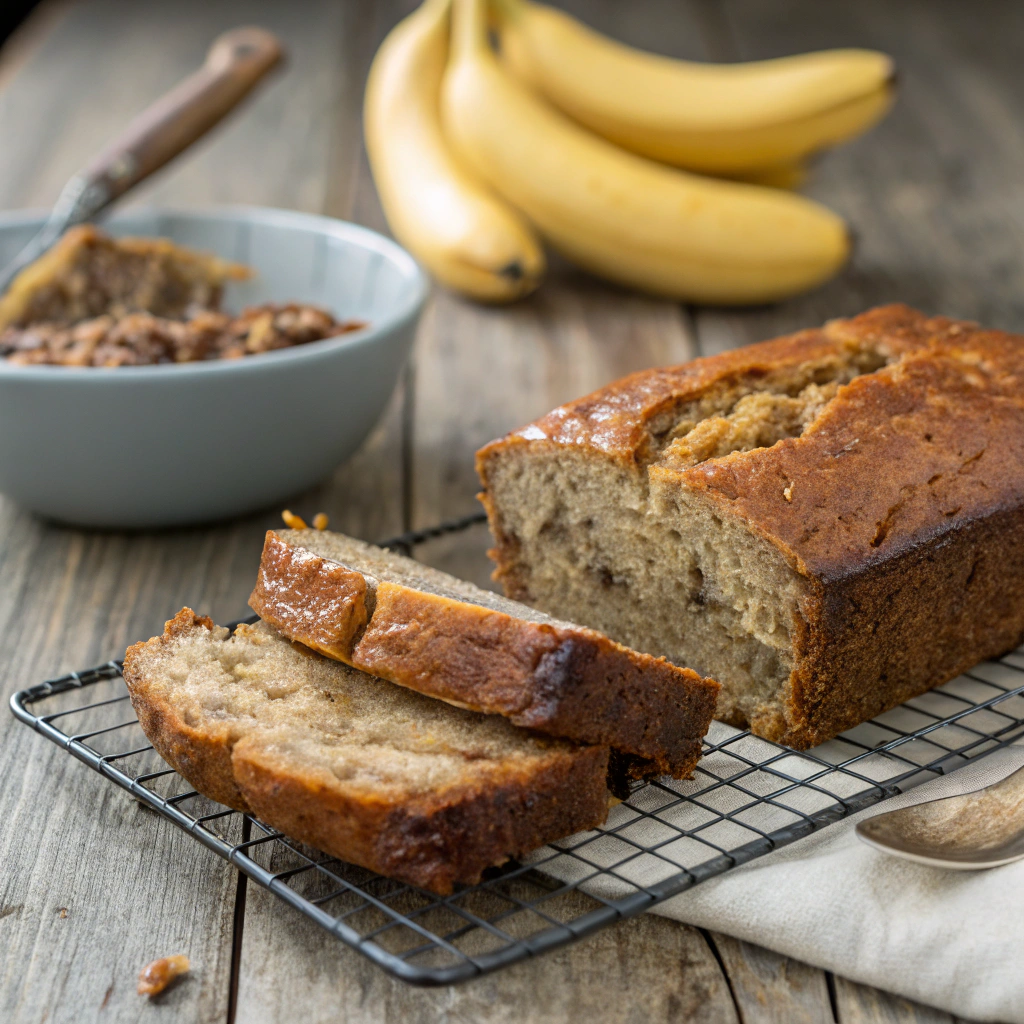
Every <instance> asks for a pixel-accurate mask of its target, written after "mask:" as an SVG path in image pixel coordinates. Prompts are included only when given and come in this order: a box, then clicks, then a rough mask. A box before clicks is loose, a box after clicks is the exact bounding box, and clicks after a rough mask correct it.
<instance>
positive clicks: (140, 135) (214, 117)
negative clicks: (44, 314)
mask: <svg viewBox="0 0 1024 1024" xmlns="http://www.w3.org/2000/svg"><path fill="white" fill-rule="evenodd" d="M283 55H284V51H283V49H282V48H281V44H280V43H279V42H278V40H277V38H276V37H275V36H274V35H273V34H271V33H270V32H268V31H266V29H262V28H256V27H244V28H236V29H232V30H231V31H230V32H225V33H224V34H223V35H220V36H218V37H217V38H216V39H215V40H214V42H213V45H212V46H211V47H210V50H209V53H207V55H206V60H205V61H204V63H203V66H202V67H201V68H199V70H198V71H196V72H194V73H193V74H191V75H189V77H188V78H186V79H185V80H184V81H183V82H180V83H179V84H178V85H177V86H175V88H174V89H172V90H171V91H170V92H169V93H167V94H166V95H164V96H162V97H161V98H160V99H158V100H157V101H156V102H155V103H153V104H152V105H151V106H149V107H147V108H146V109H145V110H144V111H143V112H142V113H141V114H139V115H138V117H136V118H135V120H133V121H132V122H131V123H130V124H129V125H128V127H127V128H126V129H125V130H124V132H123V133H122V134H121V136H120V137H119V138H118V139H117V140H116V141H115V142H113V143H112V144H111V145H110V146H108V147H107V148H106V149H105V150H104V151H103V152H102V153H100V155H99V156H98V157H96V159H95V160H93V161H92V163H90V164H89V165H88V166H87V167H86V168H85V169H84V170H82V171H80V172H79V173H78V174H76V175H75V176H74V177H73V178H72V179H71V180H70V181H69V182H68V183H67V184H66V185H65V186H64V188H63V190H62V191H61V194H60V196H59V198H58V199H57V202H56V204H55V205H54V207H53V211H52V212H51V214H50V217H49V219H48V220H47V222H46V224H44V225H43V227H42V229H41V230H40V231H39V232H38V234H36V235H35V236H34V237H33V238H32V240H31V241H30V242H29V243H28V244H27V245H26V246H25V248H24V249H22V251H21V252H20V253H18V255H17V256H16V257H15V258H14V259H13V260H12V261H11V262H10V263H9V264H8V265H7V266H6V267H4V268H3V269H2V270H0V294H2V293H3V292H5V291H6V290H7V287H8V285H10V283H11V281H12V280H13V279H14V277H15V276H16V275H17V273H18V271H19V270H21V269H22V268H24V267H26V266H28V264H29V263H32V262H33V261H34V260H36V259H38V258H39V257H40V256H42V254H43V253H44V252H46V250H47V249H49V248H50V246H51V245H53V244H54V242H56V241H57V239H58V238H60V236H61V235H62V234H64V232H65V231H67V229H68V228H70V227H73V226H74V225H75V224H81V223H82V222H83V221H87V220H92V219H93V218H94V217H95V216H96V215H97V214H98V213H100V211H102V210H104V209H106V207H108V206H109V205H110V204H111V203H112V202H113V201H114V200H115V199H118V198H120V197H121V196H123V195H124V194H125V192H127V191H128V189H130V188H132V187H133V186H135V185H137V184H138V183H139V182H140V181H142V179H143V178H147V177H149V175H151V174H152V173H153V172H154V171H157V170H159V169H160V168H161V167H163V166H164V164H166V163H167V162H168V161H169V160H173V159H174V157H176V156H177V155H178V154H179V153H180V152H181V151H182V150H183V149H186V148H187V147H188V146H190V145H192V143H193V142H195V141H196V139H198V138H199V137H200V136H202V135H205V134H206V132H208V131H209V130H210V129H211V128H212V127H213V126H214V125H215V124H217V123H218V122H219V121H220V120H221V119H222V118H223V117H224V116H225V115H226V114H228V113H229V112H230V111H231V110H233V109H234V108H235V107H236V106H238V104H239V103H240V102H241V101H242V100H243V99H244V98H245V97H246V96H248V95H249V93H250V92H252V90H253V88H254V87H255V86H256V83H257V82H259V80H260V79H261V78H263V76H264V75H265V74H266V73H267V72H268V71H269V70H270V69H271V68H273V67H274V66H275V65H277V64H278V63H279V62H280V61H281V59H282V57H283Z"/></svg>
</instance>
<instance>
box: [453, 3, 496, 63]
mask: <svg viewBox="0 0 1024 1024" xmlns="http://www.w3.org/2000/svg"><path fill="white" fill-rule="evenodd" d="M487 46H488V42H487V3H486V0H453V6H452V55H453V56H454V57H455V58H456V59H458V58H460V57H468V56H470V55H471V54H474V53H478V52H479V51H481V50H485V49H487Z"/></svg>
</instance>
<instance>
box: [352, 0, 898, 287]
mask: <svg viewBox="0 0 1024 1024" xmlns="http://www.w3.org/2000/svg"><path fill="white" fill-rule="evenodd" d="M452 2H453V0H426V3H424V4H423V6H422V7H420V8H419V9H418V10H417V11H416V12H414V13H413V14H412V15H411V16H410V17H408V18H407V19H405V21H403V22H402V23H401V24H399V25H398V26H397V27H396V28H395V29H394V30H393V31H392V33H391V35H389V36H388V38H387V39H386V40H385V42H384V45H383V46H382V47H381V50H380V52H379V53H378V54H377V57H376V58H375V60H374V64H373V67H372V69H371V73H370V81H369V83H368V86H367V94H366V110H365V124H366V136H367V149H368V152H369V155H370V161H371V165H372V168H373V172H374V177H375V179H376V182H377V187H378V190H379V192H380V195H381V200H382V203H383V206H384V211H385V214H386V215H387V218H388V221H389V223H390V224H391V227H392V229H393V230H394V233H395V235H396V237H397V238H398V239H399V241H401V242H403V243H404V244H405V245H406V246H407V247H408V248H409V249H411V250H412V252H413V253H414V254H415V255H416V256H417V257H419V259H420V260H421V261H422V262H423V263H424V264H426V266H427V267H428V268H429V269H430V270H431V271H432V272H433V273H434V274H435V276H437V277H438V278H439V279H440V280H441V281H442V282H444V283H446V284H448V285H450V286H451V287H454V288H456V289H458V290H460V291H463V292H466V293H467V294H469V295H472V296H474V297H476V298H478V299H482V300H486V301H508V300H511V299H515V298H517V297H519V296H521V295H523V294H526V293H527V292H528V291H530V290H532V289H533V288H534V287H535V286H536V284H537V282H538V280H539V278H540V276H541V274H542V272H543V254H542V250H541V247H540V244H539V241H538V238H537V235H536V234H535V233H534V232H535V231H536V232H539V234H540V236H542V237H543V238H544V239H545V240H546V241H547V242H548V243H549V244H550V245H551V246H552V247H553V248H555V249H556V250H558V251H560V252H562V253H563V254H565V255H566V256H568V257H569V258H570V259H572V260H574V261H575V262H577V263H579V264H580V265H582V266H584V267H586V268H588V269H590V270H592V271H594V272H596V273H598V274H601V275H603V276H605V277H607V278H610V279H612V280H614V281H618V282H621V283H624V284H628V285H632V286H635V287H638V288H641V289H643V290H646V291H651V292H655V293H658V294H663V295H666V296H670V297H673V298H679V299H685V300H689V301H694V302H713V303H725V304H743V303H752V302H763V301H770V300H774V299H780V298H784V297H786V296H789V295H792V294H795V293H797V292H800V291H803V290H806V289H808V288H811V287H813V286H814V285H816V284H819V283H820V282H822V281H824V280H826V279H827V278H829V277H831V276H832V275H833V274H834V273H835V272H836V271H837V270H838V269H839V268H840V267H841V266H842V264H843V263H844V262H845V260H846V257H847V254H848V250H849V238H848V234H847V231H846V227H845V225H844V223H843V221H842V220H841V218H839V217H838V216H836V215H835V214H833V213H831V212H830V211H829V210H827V209H825V208H824V207H822V206H820V205H819V204H817V203H814V202H811V201H810V200H808V199H805V198H802V197H800V196H796V195H793V194H790V193H788V192H786V191H781V190H780V188H779V187H767V186H781V187H782V188H788V187H793V185H794V184H795V183H796V182H797V181H798V180H799V178H800V177H801V175H802V173H803V172H802V168H803V161H804V160H805V158H806V157H807V156H808V155H809V154H811V153H813V152H814V151H816V150H817V149H820V148H821V147H823V146H825V145H829V144H832V143H834V142H836V141H839V140H840V139H841V138H848V137H850V136H851V135H853V134H856V133H858V132H860V131H862V130H864V129H865V128H866V127H867V126H868V125H869V124H870V123H871V122H872V121H873V120H877V119H878V118H879V117H880V116H881V115H882V113H884V110H885V109H886V107H887V105H888V104H889V102H890V94H891V91H892V70H891V64H890V63H889V62H888V59H887V58H884V57H882V56H881V55H879V54H872V53H866V52H863V51H852V50H846V51H832V52H830V53H824V54H809V55H806V56H804V57H792V58H784V59H782V60H778V61H767V62H761V63H759V64H748V65H731V66H728V67H719V66H710V65H709V66H705V65H693V64H687V63H684V62H679V61H670V60H667V59H665V58H661V57H655V56H652V55H648V54H642V53H639V52H637V51H633V50H629V49H628V48H626V47H623V46H620V45H619V44H617V43H613V42H612V41H610V40H607V39H604V38H603V37H601V36H598V35H596V34H595V33H592V32H590V31H589V30H588V29H586V28H585V27H584V26H582V25H580V24H579V23H578V22H576V21H574V20H573V19H570V18H568V17H567V16H566V15H563V14H560V13H558V12H556V11H553V10H551V9H550V8H546V7H542V6H540V5H537V4H533V3H529V2H524V0H498V3H497V4H496V5H495V11H496V12H497V13H498V15H499V21H498V26H499V31H500V34H501V41H502V61H501V62H499V60H498V57H497V56H496V54H495V53H494V51H493V49H492V47H491V44H490V40H489V35H488V16H489V13H491V10H490V6H489V3H488V0H454V17H453V18H452V24H451V25H450V26H449V15H450V11H451V3H452ZM449 40H450V42H451V47H450V49H451V52H450V53H449V52H448V51H449ZM723 83H729V84H723ZM855 84H856V89H855V88H854V85H855ZM857 90H859V93H857V94H856V95H855V93H856V92H857ZM671 164H677V165H679V166H678V167H676V166H670V165H671ZM679 167H687V168H697V169H699V170H700V171H702V172H705V173H714V174H716V175H719V176H722V177H732V178H742V179H746V180H745V181H730V180H722V177H718V178H712V177H707V176H703V175H698V174H693V173H689V172H688V171H687V170H681V169H679ZM751 182H756V183H757V184H752V183H751Z"/></svg>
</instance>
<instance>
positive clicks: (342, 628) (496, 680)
mask: <svg viewBox="0 0 1024 1024" xmlns="http://www.w3.org/2000/svg"><path fill="white" fill-rule="evenodd" d="M249 604H250V606H251V607H252V608H253V610H254V611H256V612H257V613H258V614H259V615H260V616H261V617H262V618H263V619H264V620H265V621H267V622H270V623H271V624H272V625H273V626H275V627H276V628H277V629H279V630H280V631H281V632H282V633H284V634H285V635H286V636H288V637H290V638H292V639H294V640H298V641H301V642H302V643H304V644H306V645H308V646H310V647H313V648H315V649H316V650H318V651H320V652H322V653H323V654H326V655H327V656H328V657H331V658H337V659H339V660H341V661H344V662H346V663H347V664H350V665H353V666H355V667H357V668H360V669H363V670H364V671H366V672H369V673H372V674H373V675H376V676H380V677H382V678H384V679H387V680H390V681H391V682H393V683H398V684H399V685H401V686H405V687H408V688H410V689H413V690H417V691H419V692H421V693H425V694H428V695H430V696H432V697H437V698H439V699H441V700H444V701H447V702H449V703H452V704H455V705H457V706H460V707H465V708H470V709H472V710H474V711H480V712H483V713H486V714H497V715H503V716H505V717H507V718H508V719H509V720H510V721H512V722H514V723H515V724H517V725H521V726H525V727H528V728H531V729H536V730H539V731H542V732H545V733H547V734H549V735H553V736H562V737H566V738H569V739H572V740H576V741H578V742H583V743H592V744H608V745H611V746H612V747H614V748H615V749H616V750H618V751H620V752H622V753H624V754H627V755H630V757H629V758H627V759H625V760H622V761H621V763H623V764H628V765H629V774H630V775H632V776H633V777H636V778H639V777H644V776H648V775H652V774H657V775H663V774H668V775H673V776H675V777H676V778H686V777H688V776H689V775H690V774H691V773H692V771H693V767H694V765H695V764H696V763H697V760H698V758H699V757H700V751H701V739H702V737H703V736H704V734H705V733H706V731H707V729H708V726H709V724H710V722H711V716H712V714H713V713H714V707H715V698H716V695H717V692H718V684H717V683H715V682H714V681H712V680H709V679H702V678H701V677H700V676H698V675H697V674H696V673H694V672H692V671H690V670H689V669H685V668H681V667H679V666H676V665H673V664H671V663H670V662H668V661H666V660H665V659H664V658H658V657H653V656H651V655H648V654H641V653H638V652H637V651H634V650H631V649H629V648H628V647H624V646H622V645H620V644H618V643H615V642H614V641H612V640H609V639H608V637H606V636H604V635H603V634H601V633H599V632H597V631H595V630H593V629H588V628H585V627H581V626H576V625H574V624H572V623H568V622H563V621H561V620H559V619H556V618H554V617H553V616H550V615H546V614H544V613H543V612H538V611H537V610H535V609H533V608H529V607H527V606H525V605H521V604H518V603H517V602H515V601H510V600H508V599H506V598H503V597H501V596H499V595H497V594H493V593H490V592H489V591H485V590H481V589H480V588H478V587H475V586H473V585H472V584H470V583H466V582H464V581H462V580H458V579H456V578H454V577H452V576H449V575H447V574H446V573H442V572H439V571H438V570H435V569H431V568H429V567H427V566H424V565H422V564H421V563H419V562H416V561H414V560H413V559H409V558H404V557H402V556H400V555H396V554H393V553H391V552H388V551H385V550H383V549H381V548H377V547H374V546H373V545H370V544H364V543H362V542H361V541H356V540H353V539H351V538H348V537H344V536H342V535H340V534H333V533H328V532H326V531H317V530H282V531H280V532H274V531H270V532H269V533H268V534H267V539H266V544H265V546H264V550H263V558H262V560H261V564H260V571H259V577H258V579H257V583H256V587H255V589H254V590H253V593H252V596H251V598H250V600H249Z"/></svg>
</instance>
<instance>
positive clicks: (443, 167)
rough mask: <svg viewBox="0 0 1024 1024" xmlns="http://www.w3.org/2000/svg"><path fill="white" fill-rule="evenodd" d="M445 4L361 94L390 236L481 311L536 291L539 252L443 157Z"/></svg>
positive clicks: (399, 45)
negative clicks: (480, 306)
mask: <svg viewBox="0 0 1024 1024" xmlns="http://www.w3.org/2000/svg"><path fill="white" fill-rule="evenodd" d="M449 9H450V0H427V2H426V3H425V4H423V6H422V7H420V8H418V9H417V10H416V11H414V12H413V13H412V14H411V15H409V17H407V18H406V19H405V20H404V21H402V22H400V23H399V24H398V25H397V26H396V27H395V28H394V29H393V30H392V31H391V33H390V34H389V35H388V37H387V39H385V40H384V43H383V45H382V46H381V48H380V50H379V51H378V52H377V55H376V56H375V57H374V60H373V65H372V67H371V68H370V77H369V80H368V81H367V85H366V99H365V104H364V124H365V133H366V149H367V153H368V155H369V158H370V166H371V168H372V170H373V177H374V181H375V182H376V185H377V191H378V193H379V195H380V200H381V204H382V205H383V207H384V214H385V216H386V217H387V220H388V224H389V225H390V226H391V230H392V231H393V232H394V234H395V237H396V238H397V239H398V241H400V242H401V243H402V244H403V245H405V246H406V247H407V248H408V249H409V250H410V251H411V252H412V253H413V255H414V256H416V257H417V258H418V259H419V260H420V261H421V262H422V263H423V264H424V265H425V266H426V267H427V269H428V270H429V271H430V272H431V273H432V274H433V275H434V276H435V277H436V278H437V279H438V280H439V281H441V282H442V283H443V284H445V285H448V286H449V287H451V288H454V289H457V290H458V291H461V292H465V293H467V294H468V295H471V296H473V297H474V298H477V299H481V300H483V301H487V302H508V301H511V300H512V299H517V298H519V297H520V296H522V295H526V294H527V293H529V292H531V291H533V289H534V288H535V287H536V286H537V283H538V282H539V280H540V277H541V275H542V273H543V271H544V252H543V249H542V248H541V246H540V242H539V241H538V239H537V237H536V235H535V233H534V232H533V230H532V229H531V228H530V226H529V225H528V224H527V223H526V221H524V220H523V218H522V217H521V216H520V215H519V214H518V213H517V212H516V211H515V210H513V209H510V208H509V207H508V206H507V205H506V204H505V203H504V202H502V201H501V200H500V199H499V198H498V197H497V196H496V195H494V193H493V192H492V191H491V190H490V189H489V188H488V187H487V185H485V184H484V183H483V182H481V181H479V180H477V179H476V177H475V176H474V175H473V174H472V172H470V171H468V170H466V169H464V168H463V167H462V166H461V165H460V164H459V162H458V161H457V159H456V157H455V156H454V155H453V154H452V153H451V152H450V151H449V149H448V147H447V145H446V143H445V141H444V137H443V135H442V133H441V125H440V116H439V111H438V93H439V90H440V87H441V78H442V75H443V74H444V67H445V61H446V60H447V55H448V30H449Z"/></svg>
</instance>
